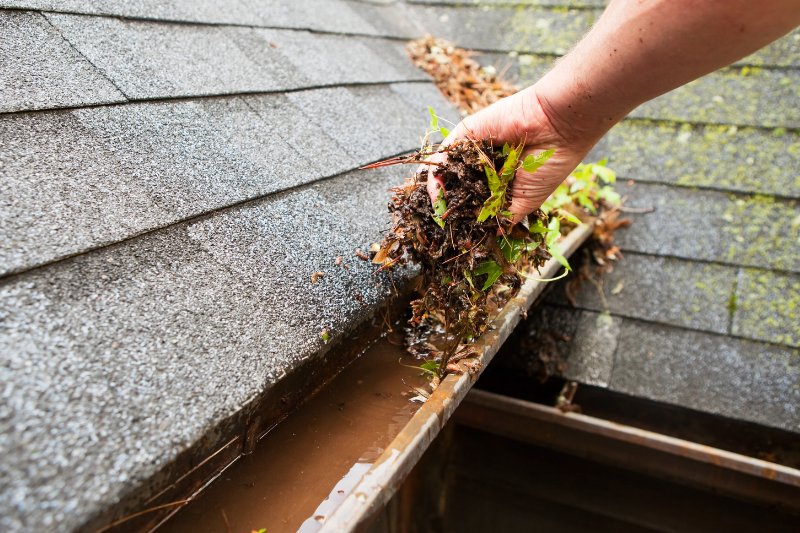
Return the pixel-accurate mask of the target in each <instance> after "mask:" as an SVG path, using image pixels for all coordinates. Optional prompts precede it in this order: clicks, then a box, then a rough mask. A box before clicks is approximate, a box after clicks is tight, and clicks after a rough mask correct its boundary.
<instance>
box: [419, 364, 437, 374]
mask: <svg viewBox="0 0 800 533" xmlns="http://www.w3.org/2000/svg"><path fill="white" fill-rule="evenodd" d="M419 368H420V369H421V370H424V371H425V372H430V373H431V374H436V373H438V372H439V363H437V362H436V361H425V362H424V363H422V364H421V365H419Z"/></svg>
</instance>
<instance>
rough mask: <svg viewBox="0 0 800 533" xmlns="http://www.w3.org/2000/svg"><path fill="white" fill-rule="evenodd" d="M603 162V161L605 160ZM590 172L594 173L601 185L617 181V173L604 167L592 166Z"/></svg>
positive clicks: (599, 165) (597, 164)
mask: <svg viewBox="0 0 800 533" xmlns="http://www.w3.org/2000/svg"><path fill="white" fill-rule="evenodd" d="M603 161H605V159H604V160H603ZM592 172H594V173H595V174H596V175H597V177H598V178H600V181H602V182H603V183H614V182H615V181H617V173H616V172H614V171H613V170H611V169H610V168H608V167H606V166H605V165H601V164H599V163H595V164H594V165H592Z"/></svg>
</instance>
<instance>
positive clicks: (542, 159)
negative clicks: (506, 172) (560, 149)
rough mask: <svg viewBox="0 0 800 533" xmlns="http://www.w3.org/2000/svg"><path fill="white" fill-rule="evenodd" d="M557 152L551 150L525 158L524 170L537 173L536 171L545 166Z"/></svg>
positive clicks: (553, 149)
mask: <svg viewBox="0 0 800 533" xmlns="http://www.w3.org/2000/svg"><path fill="white" fill-rule="evenodd" d="M555 152H556V149H555V148H551V149H549V150H545V151H544V152H540V153H538V154H536V155H534V154H531V155H529V156H528V157H526V158H525V161H523V162H522V168H524V169H525V171H526V172H536V170H537V169H538V168H539V167H540V166H542V165H544V164H545V163H546V162H547V160H548V159H550V157H551V156H552V155H553V154H554V153H555Z"/></svg>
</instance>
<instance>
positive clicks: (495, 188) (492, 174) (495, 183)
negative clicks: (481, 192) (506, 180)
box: [483, 164, 502, 194]
mask: <svg viewBox="0 0 800 533" xmlns="http://www.w3.org/2000/svg"><path fill="white" fill-rule="evenodd" d="M483 171H484V172H485V173H486V181H487V182H488V183H489V192H491V193H492V194H497V193H498V192H500V189H501V188H502V186H501V184H500V178H499V177H498V176H497V172H496V171H495V170H494V169H493V168H492V166H491V165H489V164H484V165H483Z"/></svg>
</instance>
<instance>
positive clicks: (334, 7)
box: [240, 0, 376, 35]
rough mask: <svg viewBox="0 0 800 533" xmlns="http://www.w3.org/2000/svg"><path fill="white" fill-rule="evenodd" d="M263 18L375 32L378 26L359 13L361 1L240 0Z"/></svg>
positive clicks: (271, 21)
mask: <svg viewBox="0 0 800 533" xmlns="http://www.w3.org/2000/svg"><path fill="white" fill-rule="evenodd" d="M240 1H242V2H243V3H244V4H245V5H246V6H247V7H248V8H249V9H250V10H251V11H252V13H254V14H255V15H256V16H258V17H259V18H260V20H261V24H262V25H264V26H272V27H282V28H299V29H311V30H321V31H330V32H336V33H363V34H369V35H372V34H374V33H376V30H375V28H374V27H373V26H372V24H370V23H369V22H368V21H367V20H365V18H364V17H362V16H361V14H360V13H359V11H360V7H361V5H360V4H358V3H355V4H354V3H352V2H344V1H342V0H329V1H325V2H319V1H315V0H296V1H292V2H283V1H282V0H240Z"/></svg>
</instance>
